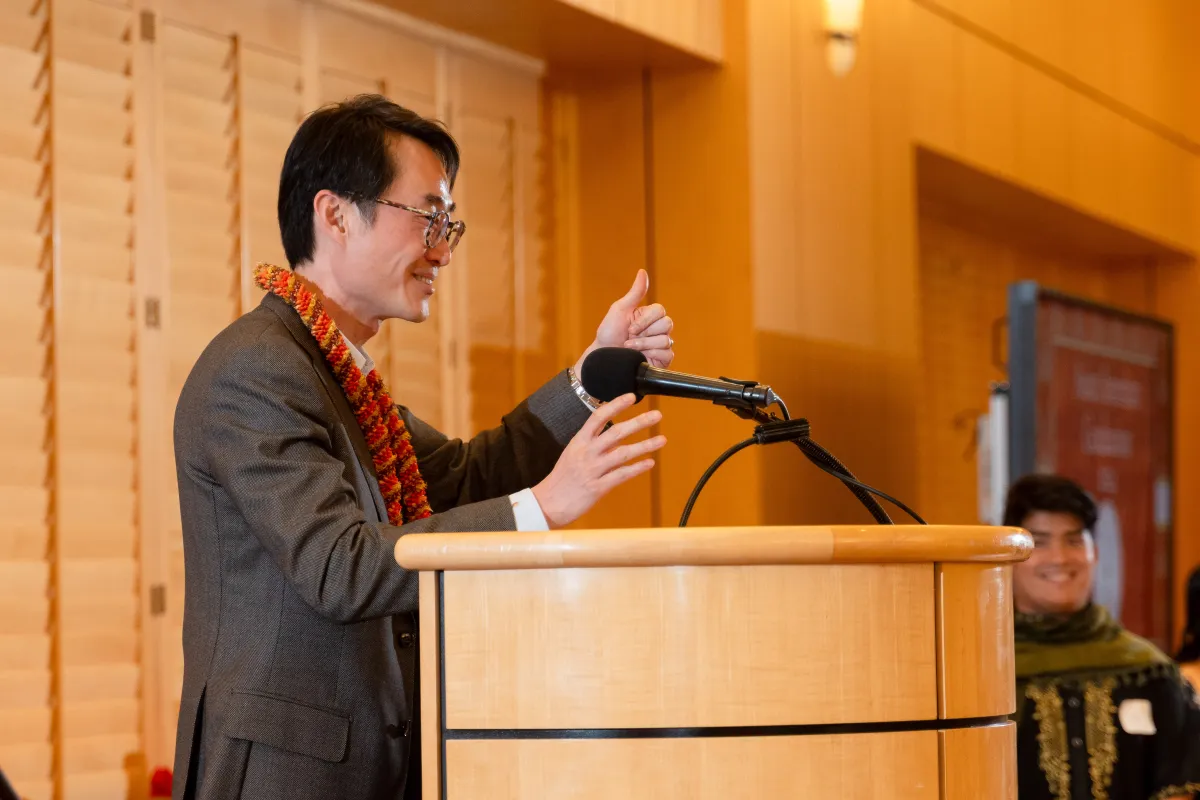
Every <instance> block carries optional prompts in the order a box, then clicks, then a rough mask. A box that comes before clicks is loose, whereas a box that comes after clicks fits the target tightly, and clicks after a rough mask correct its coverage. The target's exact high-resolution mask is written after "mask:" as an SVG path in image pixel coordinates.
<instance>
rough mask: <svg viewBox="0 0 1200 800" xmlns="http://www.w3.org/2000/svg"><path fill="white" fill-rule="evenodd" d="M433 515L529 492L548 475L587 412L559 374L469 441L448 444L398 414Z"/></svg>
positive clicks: (438, 434)
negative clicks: (406, 433) (497, 422)
mask: <svg viewBox="0 0 1200 800" xmlns="http://www.w3.org/2000/svg"><path fill="white" fill-rule="evenodd" d="M400 413H401V415H402V416H403V418H404V423H405V425H406V426H407V427H408V431H409V434H410V435H411V436H412V444H413V452H415V453H416V456H417V463H418V464H419V465H420V469H421V475H422V476H423V477H424V478H425V484H426V489H427V494H428V497H429V505H430V508H432V509H433V510H435V511H442V510H445V509H450V508H454V507H456V506H462V505H464V504H467V503H477V502H480V501H483V500H490V499H492V498H500V497H504V496H505V495H510V494H513V493H514V492H519V491H521V490H522V489H528V488H530V487H532V486H533V485H534V484H536V483H538V482H539V481H541V480H542V479H543V478H545V477H546V476H547V475H549V474H550V470H552V469H553V468H554V464H555V462H557V461H558V457H559V456H560V455H561V454H562V451H563V448H565V447H566V445H567V443H568V442H570V441H571V437H573V436H574V435H575V434H576V433H578V432H579V429H580V428H582V427H583V423H584V422H586V421H587V419H588V417H589V416H590V415H591V411H590V410H589V409H588V407H587V406H586V405H584V404H583V402H582V401H581V400H580V399H579V397H578V396H577V395H576V394H575V393H574V392H573V391H572V390H571V385H570V381H569V380H568V379H567V371H566V370H563V371H562V372H560V373H559V374H558V375H556V376H554V377H553V378H552V379H551V380H550V381H549V382H547V383H546V384H545V385H544V386H542V387H541V388H540V389H538V390H537V391H536V392H534V393H533V394H532V395H530V397H529V398H528V399H527V400H525V401H524V402H522V403H521V404H520V405H518V406H517V407H516V408H515V409H513V410H512V411H510V412H509V413H508V414H506V415H505V416H504V418H503V419H502V420H501V421H500V425H499V426H498V427H496V428H492V429H491V430H486V431H483V432H482V433H480V434H478V435H477V436H475V437H474V438H472V439H471V440H469V441H466V442H464V441H462V440H461V439H450V438H448V437H447V436H446V435H445V434H443V433H441V432H439V431H437V430H435V429H434V428H433V427H431V426H430V425H428V424H426V423H425V422H422V421H421V420H420V419H418V418H417V417H415V416H413V414H412V413H411V412H410V411H409V410H408V409H407V408H403V407H401V408H400Z"/></svg>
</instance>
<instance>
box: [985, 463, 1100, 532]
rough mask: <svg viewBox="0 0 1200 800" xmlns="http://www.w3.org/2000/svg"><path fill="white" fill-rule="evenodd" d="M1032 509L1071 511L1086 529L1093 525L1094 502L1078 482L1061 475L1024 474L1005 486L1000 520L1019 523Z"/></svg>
mask: <svg viewBox="0 0 1200 800" xmlns="http://www.w3.org/2000/svg"><path fill="white" fill-rule="evenodd" d="M1035 511H1051V512H1058V513H1061V514H1071V515H1073V516H1075V517H1077V518H1078V519H1079V521H1080V522H1082V523H1083V527H1084V528H1085V529H1086V530H1089V531H1090V530H1092V529H1093V528H1095V527H1096V504H1095V503H1094V502H1093V501H1092V498H1090V497H1088V494H1087V492H1085V491H1084V490H1083V487H1081V486H1080V485H1079V484H1077V483H1075V481H1073V480H1070V479H1069V478H1064V477H1062V476H1061V475H1026V476H1025V477H1024V478H1021V479H1019V480H1018V481H1017V482H1016V483H1014V484H1013V485H1012V486H1011V487H1010V488H1009V490H1008V499H1007V500H1006V501H1005V503H1004V524H1005V525H1010V526H1013V527H1020V526H1021V525H1022V524H1023V523H1024V522H1025V518H1026V517H1028V516H1029V515H1030V514H1032V513H1034V512H1035Z"/></svg>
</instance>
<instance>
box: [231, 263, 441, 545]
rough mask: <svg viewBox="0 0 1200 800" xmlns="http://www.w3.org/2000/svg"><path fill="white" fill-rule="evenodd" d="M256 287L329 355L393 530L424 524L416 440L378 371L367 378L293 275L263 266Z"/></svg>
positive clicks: (424, 501)
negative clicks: (278, 301) (292, 313)
mask: <svg viewBox="0 0 1200 800" xmlns="http://www.w3.org/2000/svg"><path fill="white" fill-rule="evenodd" d="M254 280H255V282H256V283H257V284H258V285H259V286H260V287H262V288H263V289H265V290H266V291H268V292H271V293H272V294H275V295H277V296H279V297H280V298H282V299H283V300H285V301H287V303H288V304H289V305H291V307H292V308H294V309H295V310H296V313H297V314H299V315H300V320H301V321H302V322H303V323H304V325H305V327H306V328H308V330H309V332H310V333H311V334H312V336H313V338H314V339H315V340H316V342H317V346H319V347H320V348H321V352H322V353H323V354H324V355H325V361H326V362H328V364H329V367H330V369H332V370H333V375H334V377H335V378H337V381H338V383H339V384H340V385H341V387H342V391H343V392H345V394H346V400H347V401H349V403H350V408H351V410H353V412H354V416H355V418H356V419H357V420H358V427H359V428H361V429H362V432H363V436H364V437H365V438H366V440H367V447H368V448H369V449H370V451H371V459H372V461H373V462H374V463H375V473H376V474H377V475H378V476H379V491H380V492H381V493H382V494H383V500H384V503H385V504H386V505H387V513H388V521H389V522H391V523H392V524H393V525H403V524H404V523H405V522H412V521H413V520H418V519H424V518H425V517H428V516H429V515H430V514H432V513H433V512H432V511H431V510H430V508H429V500H428V498H427V497H426V495H425V480H424V479H423V478H422V477H421V471H420V469H419V468H418V467H417V457H416V454H414V453H413V449H412V440H411V437H410V436H409V433H408V429H407V428H406V427H405V425H404V420H402V419H401V418H400V414H399V413H398V412H397V411H396V404H395V403H393V402H392V398H391V395H390V394H389V393H388V390H387V387H386V386H384V384H383V379H382V378H381V377H379V371H378V370H374V369H373V370H371V371H370V372H369V373H367V374H366V375H363V373H362V370H360V369H359V368H358V365H357V364H355V363H354V357H353V356H352V355H350V348H348V347H347V346H346V341H345V339H343V338H342V334H341V332H340V331H339V330H338V327H337V324H336V323H334V321H333V319H332V318H331V317H330V316H329V314H327V313H326V312H325V309H324V307H323V306H322V305H321V301H320V299H319V298H318V297H317V296H316V295H315V294H314V293H313V292H312V291H310V290H309V289H308V288H306V287H305V286H304V283H303V282H302V281H301V280H300V279H299V278H298V277H297V276H296V275H295V273H293V272H291V271H290V270H286V269H283V268H282V267H276V266H274V265H272V264H259V265H258V267H257V268H256V269H255V271H254Z"/></svg>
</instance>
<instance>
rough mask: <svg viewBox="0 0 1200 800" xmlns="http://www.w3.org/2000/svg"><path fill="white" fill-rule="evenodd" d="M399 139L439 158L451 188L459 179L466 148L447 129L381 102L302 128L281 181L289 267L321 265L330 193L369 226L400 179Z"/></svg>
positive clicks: (372, 97)
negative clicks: (318, 200)
mask: <svg viewBox="0 0 1200 800" xmlns="http://www.w3.org/2000/svg"><path fill="white" fill-rule="evenodd" d="M393 136H411V137H412V138H414V139H416V140H417V141H420V142H424V143H425V144H427V145H428V146H429V148H430V149H431V150H433V152H434V154H436V155H437V157H438V159H440V160H441V162H442V166H443V167H445V168H446V175H447V176H448V177H449V178H450V185H451V186H453V185H454V179H455V177H456V176H457V175H458V163H459V153H458V144H457V143H455V141H454V137H452V136H451V135H450V133H449V132H448V131H447V130H446V128H445V126H444V125H442V123H440V122H438V121H436V120H432V119H426V118H425V117H422V116H421V115H420V114H418V113H417V112H415V111H410V110H409V109H407V108H404V107H403V106H399V105H396V104H395V103H393V102H392V101H391V100H388V99H387V98H386V97H383V96H382V95H378V94H361V95H358V96H357V97H351V98H350V99H348V100H344V101H342V102H340V103H333V104H332V105H327V106H323V107H322V108H319V109H317V110H316V111H314V112H313V113H312V114H310V115H309V116H308V118H307V119H305V120H304V122H302V123H300V128H299V129H298V130H297V131H296V134H295V136H293V137H292V143H291V144H290V145H288V149H287V154H286V155H285V156H284V157H283V170H282V171H281V172H280V175H279V233H280V236H281V237H282V238H283V252H284V254H285V255H287V260H288V264H289V265H291V266H292V267H295V266H296V265H297V264H302V263H304V262H305V261H308V260H310V259H311V258H312V257H313V250H314V248H315V241H314V238H313V207H312V205H313V198H314V197H316V196H317V193H318V192H320V191H321V190H322V189H328V190H329V191H331V192H333V193H335V194H337V195H339V196H341V197H345V198H346V199H348V200H353V201H354V202H355V203H356V204H357V205H358V208H359V210H360V211H362V213H363V216H364V217H365V218H366V219H367V220H368V221H372V222H373V221H374V219H375V204H374V203H373V202H371V201H373V200H374V199H375V198H377V197H379V195H380V194H382V193H383V192H384V191H386V190H387V188H388V187H389V186H391V185H392V181H393V180H395V178H396V167H397V165H396V164H394V163H393V160H392V156H391V152H390V151H389V149H388V145H389V142H390V138H391V137H393Z"/></svg>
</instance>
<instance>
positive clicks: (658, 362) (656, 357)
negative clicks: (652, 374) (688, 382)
mask: <svg viewBox="0 0 1200 800" xmlns="http://www.w3.org/2000/svg"><path fill="white" fill-rule="evenodd" d="M642 355H644V356H645V357H646V360H647V361H649V362H650V366H652V367H658V368H659V369H666V368H667V367H669V366H671V362H672V361H674V360H675V351H674V350H643V351H642Z"/></svg>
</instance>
